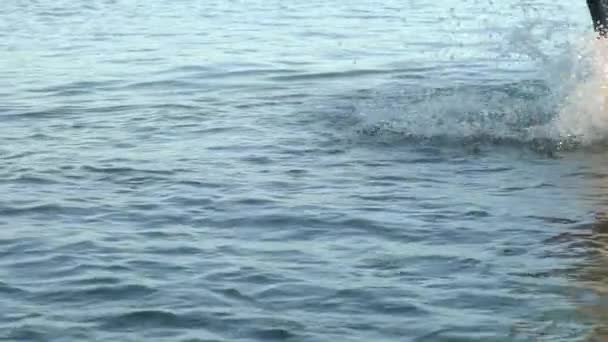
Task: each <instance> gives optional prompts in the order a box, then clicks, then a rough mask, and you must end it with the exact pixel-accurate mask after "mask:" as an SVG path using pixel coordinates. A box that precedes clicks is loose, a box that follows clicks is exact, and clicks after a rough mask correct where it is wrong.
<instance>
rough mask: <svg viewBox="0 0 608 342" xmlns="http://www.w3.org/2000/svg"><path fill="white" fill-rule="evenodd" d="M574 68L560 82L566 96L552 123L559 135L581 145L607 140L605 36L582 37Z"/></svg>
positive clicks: (607, 50)
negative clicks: (570, 138)
mask: <svg viewBox="0 0 608 342" xmlns="http://www.w3.org/2000/svg"><path fill="white" fill-rule="evenodd" d="M574 52H575V53H574V56H573V58H574V61H573V63H572V67H573V69H572V70H571V71H570V72H569V75H568V77H566V78H565V79H562V83H561V84H560V85H559V86H560V87H561V88H562V89H561V90H562V92H561V93H563V94H564V95H565V96H564V97H563V100H562V101H560V109H559V113H558V115H557V116H556V118H555V120H554V122H553V124H554V127H555V129H556V130H557V131H558V133H559V135H560V136H561V137H574V138H575V139H576V140H577V141H578V142H580V143H582V144H584V145H592V144H594V143H597V142H605V141H606V140H608V40H606V39H597V38H595V37H585V38H584V39H583V40H581V42H580V43H579V44H578V48H577V49H576V51H574Z"/></svg>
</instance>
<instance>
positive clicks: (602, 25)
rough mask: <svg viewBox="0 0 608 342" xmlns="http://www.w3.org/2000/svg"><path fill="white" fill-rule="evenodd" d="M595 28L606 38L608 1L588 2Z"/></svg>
mask: <svg viewBox="0 0 608 342" xmlns="http://www.w3.org/2000/svg"><path fill="white" fill-rule="evenodd" d="M587 5H588V6H589V12H591V19H592V20H593V28H594V29H595V31H597V32H598V33H599V34H600V36H602V37H606V36H607V34H608V0H587Z"/></svg>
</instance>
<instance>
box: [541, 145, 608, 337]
mask: <svg viewBox="0 0 608 342" xmlns="http://www.w3.org/2000/svg"><path fill="white" fill-rule="evenodd" d="M606 157H607V155H606V153H603V152H597V151H596V152H595V153H591V154H590V155H588V158H587V161H588V162H589V164H588V166H587V168H586V171H585V172H584V173H585V175H586V176H585V178H584V179H585V185H584V186H582V187H581V190H582V191H581V192H580V193H579V194H578V196H577V197H578V200H579V201H580V202H581V203H583V204H584V205H586V206H588V208H589V211H590V213H591V215H593V216H592V217H593V220H592V222H590V223H587V224H577V225H574V226H572V227H571V229H569V231H567V232H563V233H561V234H559V235H557V236H556V237H555V238H553V239H551V241H549V242H550V243H556V244H557V245H558V246H559V247H560V248H559V250H560V252H559V253H560V254H563V256H565V257H567V258H572V259H573V260H575V262H574V263H573V264H572V266H571V267H570V268H568V269H567V270H566V271H565V274H564V278H566V279H568V280H569V281H571V283H570V285H571V289H572V290H571V291H569V296H570V297H571V299H572V301H573V302H574V304H575V305H576V306H577V308H578V311H579V312H580V313H581V314H582V316H583V317H584V319H585V320H588V321H589V322H590V324H591V325H592V327H591V329H590V333H589V335H588V337H587V340H588V341H608V182H607V181H608V172H607V171H606V170H608V169H607V168H606V166H607V162H606V161H607V158H606Z"/></svg>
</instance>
